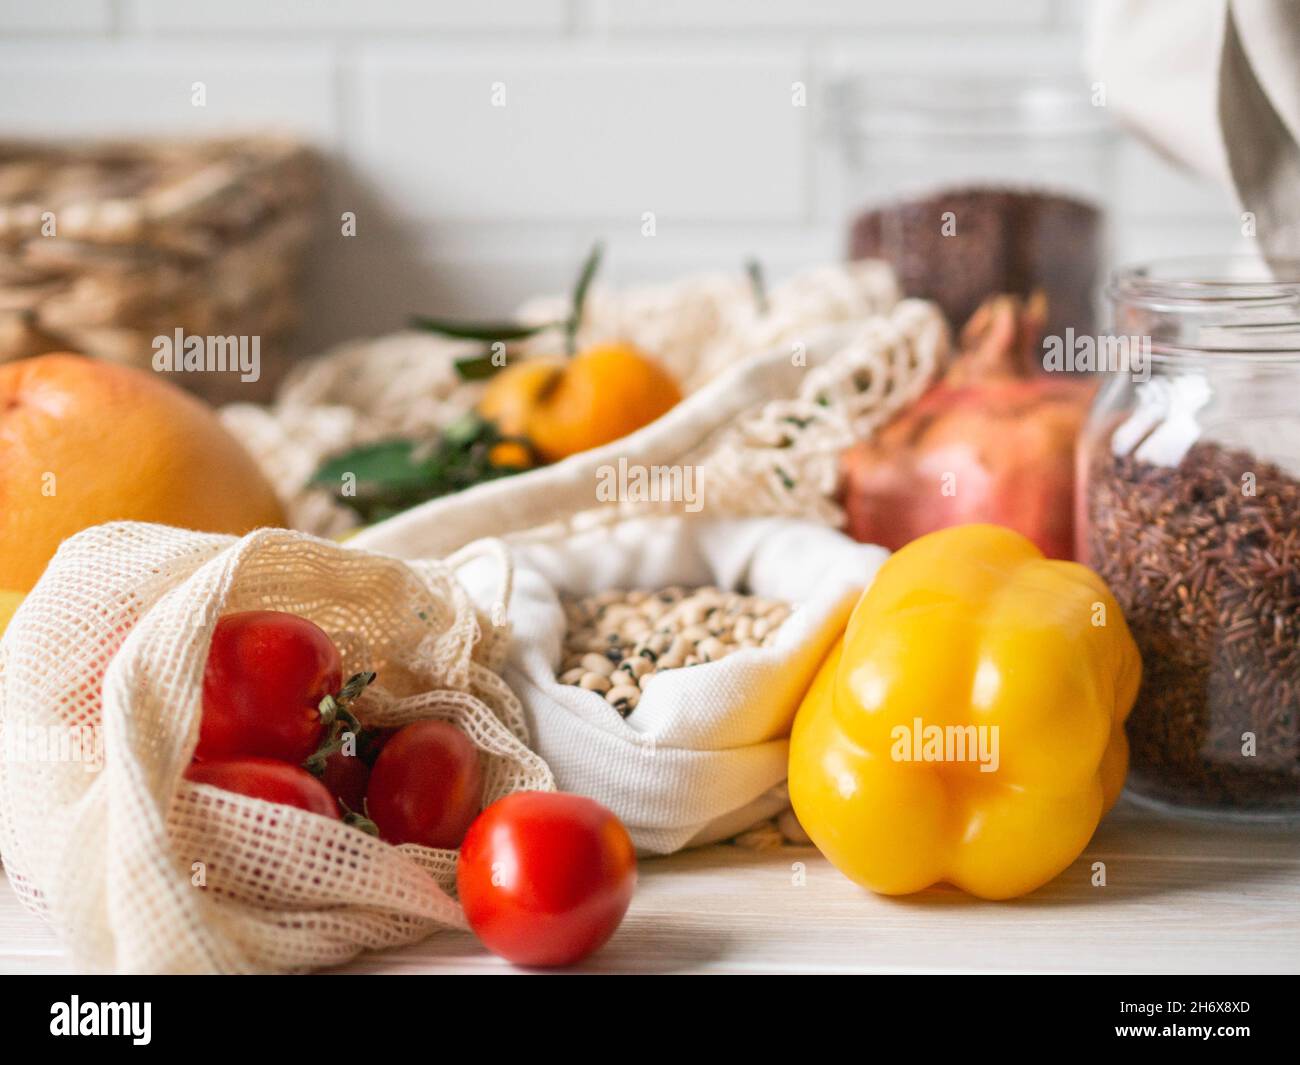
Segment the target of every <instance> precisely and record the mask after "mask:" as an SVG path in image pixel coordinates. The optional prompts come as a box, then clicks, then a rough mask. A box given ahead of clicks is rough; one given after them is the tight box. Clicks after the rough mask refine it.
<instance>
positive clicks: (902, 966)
mask: <svg viewBox="0 0 1300 1065" xmlns="http://www.w3.org/2000/svg"><path fill="white" fill-rule="evenodd" d="M1098 861H1100V862H1104V863H1105V866H1106V881H1107V883H1106V886H1105V887H1094V886H1093V884H1092V880H1093V872H1092V865H1093V863H1094V862H1098ZM69 968H70V966H69V962H68V959H67V955H66V954H65V952H64V951H63V949H62V948H61V947H60V945H59V943H58V941H57V940H56V939H55V938H54V937H53V935H51V934H50V932H49V931H48V930H47V929H46V928H45V927H44V926H43V925H42V924H41V923H40V922H39V921H38V920H36V919H35V918H33V917H31V916H30V915H29V914H27V913H26V912H25V911H23V910H22V908H21V907H20V906H19V904H18V901H17V899H16V898H15V897H14V894H13V892H12V891H11V890H10V888H9V886H8V883H7V882H5V883H3V884H0V972H6V973H59V972H68V971H69ZM584 968H586V969H588V970H591V971H598V972H627V971H634V972H666V973H679V972H770V971H779V972H851V971H872V972H911V971H931V970H940V971H957V972H971V971H1008V970H1012V971H1034V972H1060V971H1104V972H1150V971H1158V972H1187V973H1200V972H1226V973H1237V972H1246V973H1259V972H1270V973H1271V972H1292V973H1294V972H1300V830H1297V829H1295V828H1292V829H1282V828H1242V827H1235V826H1234V827H1222V826H1214V825H1206V824H1200V823H1197V822H1190V821H1175V820H1167V819H1163V818H1159V817H1157V816H1156V815H1153V814H1150V813H1148V812H1146V811H1142V810H1138V809H1135V808H1132V807H1129V806H1126V805H1121V806H1120V807H1119V808H1118V809H1117V810H1116V811H1115V812H1114V813H1113V814H1112V815H1111V816H1110V818H1108V819H1107V821H1106V823H1105V824H1103V826H1102V827H1101V829H1100V830H1099V831H1098V833H1097V836H1096V838H1095V839H1094V840H1093V842H1092V843H1091V844H1090V845H1089V847H1088V849H1087V851H1086V853H1085V854H1084V855H1083V856H1082V857H1080V859H1079V860H1078V861H1077V862H1075V864H1074V865H1073V866H1071V868H1070V869H1068V870H1067V871H1066V872H1065V873H1064V874H1063V875H1062V876H1060V877H1059V878H1058V879H1057V880H1056V881H1054V882H1053V883H1052V884H1049V885H1048V886H1047V887H1045V888H1043V889H1041V890H1039V891H1037V892H1035V893H1034V894H1033V895H1031V896H1029V897H1028V898H1024V899H1020V900H1017V901H1014V902H1002V903H991V902H981V901H978V900H973V899H969V898H967V897H965V896H963V895H961V894H960V893H958V892H956V891H951V890H946V889H935V890H931V891H927V892H925V893H923V894H921V895H917V896H913V897H911V898H905V899H886V898H878V897H876V896H873V895H871V894H869V893H867V892H865V891H862V890H860V889H858V888H857V887H855V886H854V885H853V884H851V883H850V882H849V881H847V880H846V879H845V878H844V877H842V876H841V875H840V874H839V873H837V872H836V871H835V870H834V869H833V868H831V866H830V865H828V864H827V863H826V862H825V861H824V860H823V859H822V858H820V857H819V856H818V855H817V853H816V852H815V851H813V850H811V849H793V848H783V849H780V850H775V851H767V852H754V851H746V850H741V849H740V848H737V847H732V846H721V847H710V848H707V849H704V850H699V851H693V852H689V853H686V854H680V855H676V856H674V857H671V858H663V859H657V860H653V861H645V862H643V863H642V865H641V883H640V887H639V889H638V892H637V896H636V899H635V901H634V902H633V904H632V909H631V911H630V912H629V914H628V917H627V919H626V920H625V921H624V923H623V926H622V928H620V930H619V932H618V934H617V935H616V936H615V937H614V939H613V940H612V941H611V942H610V943H609V945H608V946H606V948H605V949H604V950H603V951H601V952H599V953H598V954H597V955H595V956H594V957H593V958H591V959H590V960H589V961H588V962H587V963H586V965H585V966H584ZM510 969H511V967H510V966H509V965H508V964H506V963H505V962H502V961H500V960H499V959H497V958H494V957H492V956H491V955H489V954H487V953H485V952H484V951H483V950H481V949H480V948H479V947H478V946H477V945H476V944H475V942H474V940H473V939H472V937H470V936H468V935H464V934H449V933H448V934H440V935H435V936H433V937H431V938H430V939H428V940H426V941H425V942H424V943H420V944H417V945H415V946H413V947H409V948H406V949H404V950H399V951H390V952H388V953H385V954H375V955H367V956H365V957H362V958H360V959H358V960H357V961H356V962H354V963H352V964H351V965H349V966H346V967H345V968H344V969H342V970H340V971H342V972H357V973H419V972H432V971H442V972H467V973H473V972H489V971H501V970H506V971H509V970H510Z"/></svg>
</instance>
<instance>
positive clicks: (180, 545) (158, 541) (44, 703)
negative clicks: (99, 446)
mask: <svg viewBox="0 0 1300 1065" xmlns="http://www.w3.org/2000/svg"><path fill="white" fill-rule="evenodd" d="M487 554H490V555H493V556H494V558H493V561H492V562H491V563H485V564H482V565H478V566H477V576H476V587H477V589H478V592H479V594H480V596H482V597H483V598H482V602H483V604H484V606H483V609H481V610H480V609H478V608H477V607H476V605H475V603H474V602H473V601H472V600H471V598H470V596H469V594H468V593H467V591H466V589H465V588H464V587H462V585H461V584H460V582H459V580H458V579H457V576H456V568H457V567H458V566H459V565H461V564H463V563H466V562H468V561H470V560H472V559H474V558H476V557H478V556H480V555H487ZM493 579H495V581H496V584H495V588H494V589H493V588H490V587H489V586H490V585H491V584H492V581H493ZM509 585H510V579H509V562H508V559H505V558H504V556H502V555H501V553H500V551H499V550H498V549H497V548H495V547H494V546H493V545H492V544H490V543H484V544H480V545H476V546H475V547H474V548H472V549H471V550H469V551H468V552H466V553H464V554H462V555H460V556H458V557H453V558H451V559H448V560H447V561H446V562H432V561H416V562H402V561H398V560H396V559H394V558H390V557H384V556H381V555H375V554H370V553H367V552H364V551H359V550H355V549H351V548H348V547H345V546H341V545H339V544H336V543H332V542H330V541H325V540H319V539H316V538H313V537H310V536H307V535H305V534H302V533H296V532H290V531H286V530H269V529H267V530H260V531H257V532H254V533H251V534H249V535H248V536H246V537H244V538H242V539H237V538H234V537H229V536H213V535H205V534H198V533H191V532H184V531H181V530H178V529H172V528H167V527H163V526H156V525H144V524H138V523H116V524H111V525H103V526H99V527H96V528H94V529H90V530H88V531H86V532H84V533H81V534H79V535H78V536H75V537H73V538H72V539H71V540H69V541H67V542H66V543H65V544H64V545H63V547H62V548H61V549H60V551H59V552H58V554H57V555H56V556H55V558H54V559H53V561H52V562H51V563H50V565H49V568H48V569H47V571H46V573H45V575H44V576H43V577H42V578H41V580H40V582H39V583H38V584H37V586H36V588H35V589H34V590H33V591H32V592H31V594H30V595H29V596H28V597H27V598H26V600H25V601H24V602H23V605H22V606H21V607H20V609H19V610H18V612H17V614H16V615H15V616H14V618H13V620H12V622H11V624H10V626H9V628H8V630H7V631H6V633H5V636H4V639H3V642H0V750H2V751H3V755H4V756H3V758H0V855H2V856H3V860H4V863H5V868H6V871H7V873H8V876H9V880H10V882H11V883H12V885H13V887H14V889H15V891H16V892H17V893H18V895H19V897H20V899H22V901H23V902H24V903H25V904H26V905H27V906H28V907H29V908H30V909H32V910H34V911H36V912H37V913H38V914H40V915H42V916H43V917H45V918H46V919H47V920H48V921H49V922H50V923H51V924H52V925H53V926H54V928H55V930H56V931H57V932H58V933H59V934H60V935H61V937H62V938H63V939H64V941H65V942H66V943H67V944H68V945H69V947H70V948H71V950H72V952H73V955H74V959H75V963H76V964H77V965H78V966H79V967H85V968H91V969H98V970H116V971H122V972H265V971H288V970H296V969H303V968H312V967H319V966H325V965H332V964H337V963H340V962H343V961H345V960H347V959H348V958H350V957H352V956H354V955H355V954H357V953H358V952H360V951H362V950H366V949H380V948H385V947H393V946H398V945H401V944H406V943H411V942H414V941H416V940H418V939H421V938H423V937H424V936H426V935H428V934H429V933H431V932H433V931H435V930H437V929H440V928H460V927H464V926H465V925H464V919H463V916H462V914H461V912H460V909H459V906H458V905H457V903H456V902H455V900H454V899H453V897H452V896H451V894H449V890H450V889H451V887H452V884H453V882H454V875H455V873H454V870H455V854H454V852H451V851H441V850H431V849H428V848H424V847H419V846H413V845H403V846H399V847H394V846H390V845H389V844H386V843H383V842H381V841H380V840H378V839H375V838H373V837H370V836H367V835H365V834H364V833H363V832H361V831H360V830H358V829H356V828H352V827H349V826H348V825H345V824H343V823H342V822H335V821H331V820H329V819H328V818H324V817H319V816H316V815H314V814H310V813H307V812H305V811H301V810H298V809H294V808H290V807H285V806H278V805H272V804H269V803H266V802H263V801H261V800H258V799H252V798H247V797H244V796H241V795H236V794H233V793H231V792H225V791H220V790H217V789H215V788H212V787H209V786H206V785H199V784H194V783H190V782H188V781H186V780H184V779H183V778H182V773H183V772H184V770H185V768H186V766H187V764H188V763H189V761H190V757H191V753H192V751H193V750H194V746H195V743H196V741H197V738H198V727H199V718H200V713H201V706H202V680H203V671H204V665H205V661H206V655H207V648H208V644H209V642H210V639H211V636H212V631H213V628H214V626H215V624H216V621H217V619H218V617H220V616H221V615H222V614H224V613H228V612H233V611H237V610H246V609H270V610H284V611H289V612H292V613H296V614H300V615H302V616H304V617H307V618H310V619H311V620H312V621H314V622H316V623H317V624H318V625H320V626H321V627H322V628H323V629H324V630H325V631H326V632H327V633H328V634H329V635H330V636H331V637H332V638H333V639H334V641H335V642H336V643H337V644H338V645H339V649H340V651H341V653H342V655H343V664H344V670H345V675H348V674H351V673H354V672H357V671H359V670H362V669H373V670H376V671H377V672H378V679H377V680H376V681H375V683H374V684H373V685H372V686H371V687H370V688H368V689H367V690H366V692H365V694H364V695H363V696H362V698H361V699H360V701H359V702H358V703H356V704H355V710H356V712H357V714H358V716H360V718H361V719H362V721H363V722H364V723H365V724H368V725H379V726H387V725H393V726H396V725H401V724H405V723H408V722H410V721H414V720H417V719H421V718H442V719H445V720H448V721H451V722H453V723H454V724H456V725H457V726H459V727H460V728H461V729H462V730H463V731H464V732H465V733H466V734H467V735H468V736H469V737H470V739H471V740H472V741H473V742H474V743H475V744H476V745H477V746H478V747H479V749H480V750H481V751H482V752H483V758H484V768H485V789H484V790H485V794H484V801H485V803H488V802H491V801H493V800H495V799H496V798H498V797H500V796H502V795H504V794H507V793H508V792H511V791H514V790H518V789H542V790H549V789H551V788H553V787H554V782H553V779H552V776H551V773H550V771H549V769H548V768H547V766H546V764H545V763H544V762H543V761H542V760H541V759H540V758H539V757H538V756H537V755H536V754H534V753H533V752H532V751H531V750H530V749H529V747H528V734H527V729H526V726H525V724H524V719H523V714H522V710H521V707H520V705H519V702H518V700H517V699H516V698H515V697H514V695H513V694H512V693H511V691H510V689H509V688H508V687H507V686H506V684H505V682H504V681H503V680H502V678H501V677H500V675H499V674H498V672H497V670H498V669H499V667H500V666H501V664H502V661H503V656H504V652H505V645H506V642H507V637H506V633H505V630H504V628H502V627H500V626H499V625H494V624H493V618H494V616H495V618H496V620H497V621H498V622H499V621H501V620H502V619H503V618H504V610H505V603H506V600H507V599H508V597H509Z"/></svg>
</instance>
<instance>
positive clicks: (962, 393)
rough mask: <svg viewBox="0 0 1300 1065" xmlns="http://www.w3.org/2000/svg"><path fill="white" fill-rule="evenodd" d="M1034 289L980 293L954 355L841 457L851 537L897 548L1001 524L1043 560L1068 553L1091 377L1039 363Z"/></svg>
mask: <svg viewBox="0 0 1300 1065" xmlns="http://www.w3.org/2000/svg"><path fill="white" fill-rule="evenodd" d="M1046 318H1047V301H1046V299H1045V298H1044V297H1043V295H1042V293H1035V294H1034V295H1032V296H1031V297H1029V299H1028V300H1022V299H1021V298H1020V297H1018V296H1009V295H998V296H993V297H991V298H990V299H988V300H986V301H985V302H984V303H983V304H982V305H981V306H980V307H979V308H978V309H977V310H976V311H975V313H974V314H973V315H971V318H970V321H969V322H967V323H966V327H965V328H964V329H963V330H962V335H961V344H960V348H961V351H960V354H959V355H957V357H956V358H955V359H954V360H953V362H952V364H951V365H950V366H949V367H948V370H947V372H946V373H945V374H944V376H943V377H942V378H940V380H939V381H938V382H936V383H935V384H934V385H933V386H932V387H931V388H930V389H929V390H928V391H927V392H926V393H925V394H924V395H923V396H922V397H921V399H920V400H918V401H917V402H916V403H914V404H913V405H912V406H910V407H908V408H907V409H906V410H904V411H902V412H901V413H900V414H899V415H898V416H897V417H895V418H894V419H893V420H892V421H891V422H889V423H888V424H887V425H886V426H885V427H884V428H882V429H881V430H880V432H878V433H877V434H876V435H875V436H874V437H873V438H872V439H871V440H867V441H863V442H861V443H858V444H856V445H854V446H853V447H852V448H850V449H849V450H848V451H847V452H845V454H844V457H843V488H842V500H841V501H842V503H843V505H844V509H845V511H846V513H847V516H848V522H847V531H848V533H849V535H851V536H852V537H853V538H854V539H856V540H861V541H864V542H868V543H876V544H881V545H883V546H885V547H888V548H889V549H890V550H897V549H898V548H900V547H902V546H903V545H904V544H906V543H908V542H909V541H910V540H914V539H915V538H916V537H918V536H921V535H923V534H924V533H928V532H932V531H934V530H935V529H943V528H946V527H948V526H950V525H962V524H965V523H966V522H993V523H995V524H998V525H1006V526H1008V527H1010V528H1012V529H1015V530H1016V531H1017V532H1019V533H1022V534H1024V535H1025V536H1027V537H1029V538H1030V539H1031V540H1033V541H1034V543H1036V544H1037V545H1038V546H1039V548H1040V549H1041V550H1042V551H1043V553H1044V554H1046V555H1047V556H1048V557H1049V558H1064V559H1068V558H1072V557H1073V552H1074V501H1073V497H1074V445H1075V440H1076V439H1077V437H1078V435H1079V432H1080V430H1081V429H1082V427H1083V421H1084V418H1085V416H1086V415H1087V412H1088V407H1089V404H1090V403H1091V402H1092V396H1093V392H1094V391H1095V389H1096V385H1095V383H1094V382H1092V381H1089V380H1086V379H1083V378H1077V377H1067V376H1065V375H1063V374H1055V375H1047V374H1045V373H1043V372H1042V371H1041V369H1039V362H1038V358H1039V356H1038V352H1039V351H1040V350H1041V348H1040V342H1041V340H1042V336H1043V326H1044V322H1045V321H1046Z"/></svg>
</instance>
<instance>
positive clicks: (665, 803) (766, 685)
mask: <svg viewBox="0 0 1300 1065" xmlns="http://www.w3.org/2000/svg"><path fill="white" fill-rule="evenodd" d="M512 553H513V555H514V558H515V588H514V594H513V595H512V597H511V605H510V620H511V624H512V628H513V639H512V642H511V647H510V656H509V662H508V665H507V667H506V672H505V676H506V679H507V680H508V681H509V682H510V687H511V688H512V689H514V691H516V692H518V693H519V697H520V699H521V700H522V701H523V704H524V709H525V711H526V713H527V715H528V726H529V731H530V734H531V736H532V742H533V746H534V748H535V749H536V751H537V752H538V753H539V754H540V755H541V756H542V757H543V758H544V759H546V762H547V764H548V765H549V766H550V767H551V769H552V770H553V772H554V773H555V779H556V783H557V784H558V786H559V787H560V788H561V789H563V790H565V791H575V792H578V793H580V794H582V795H588V796H590V797H591V798H593V799H595V800H597V801H598V802H600V803H603V804H604V805H605V806H607V807H609V808H610V809H611V810H613V811H614V813H616V814H617V815H618V816H619V818H621V819H622V821H623V823H624V824H625V825H626V826H627V829H628V832H629V833H630V834H631V836H632V840H633V842H634V843H635V844H636V845H637V847H638V849H639V850H641V851H642V852H645V853H654V854H664V853H668V852H671V851H675V850H678V849H679V848H681V847H686V846H694V845H699V844H703V843H709V842H713V841H715V840H719V839H725V838H728V837H730V836H733V835H735V834H736V833H738V832H741V831H743V830H745V829H747V828H749V827H750V826H751V825H753V824H755V823H756V822H758V821H760V820H763V819H765V818H768V817H771V816H772V815H774V814H776V813H777V812H778V811H780V810H782V809H783V808H785V807H786V806H787V805H789V800H788V798H787V796H786V795H785V789H784V787H783V786H782V784H783V782H784V780H785V778H786V763H787V755H788V739H787V737H788V736H789V734H790V723H791V720H792V718H793V716H794V710H795V707H796V706H797V705H798V702H799V699H800V697H801V696H802V694H803V692H804V690H805V689H806V688H807V686H808V684H809V682H810V681H811V680H812V677H813V673H814V672H815V671H816V669H817V667H818V666H819V665H820V664H821V661H822V659H823V658H824V657H825V655H826V652H827V651H828V650H829V648H830V645H831V644H832V643H833V642H834V640H835V638H836V637H837V636H838V634H839V633H840V632H842V631H843V628H844V624H845V622H846V621H847V619H848V614H849V611H850V610H851V609H852V607H853V604H854V602H855V601H856V600H857V598H858V596H859V594H860V593H861V591H862V589H863V588H864V587H865V586H866V585H868V584H869V583H870V582H871V580H872V578H873V577H874V576H875V573H876V570H877V569H879V567H880V565H881V564H882V563H883V562H884V560H885V558H886V557H887V556H888V552H887V551H885V549H884V548H881V547H873V546H870V545H867V544H859V543H854V542H853V541H852V540H850V539H849V538H848V537H847V536H844V535H843V534H841V533H838V532H835V531H834V530H832V529H828V528H826V527H825V526H822V525H817V524H815V523H813V522H805V521H794V520H790V519H783V518H750V519H735V520H724V521H712V520H698V519H697V520H692V519H689V518H683V517H657V518H643V519H636V520H630V521H626V522H622V523H619V524H616V525H610V526H599V527H596V528H593V529H589V530H585V531H583V532H577V533H574V534H573V535H571V536H570V537H567V538H565V539H563V540H560V541H556V542H553V543H536V544H517V545H515V546H514V547H513V548H512ZM464 580H465V583H466V585H467V587H469V588H470V589H471V590H472V591H475V593H476V594H477V595H481V596H483V597H484V599H485V601H486V598H487V597H488V596H490V594H491V587H492V585H491V580H490V574H488V573H487V571H486V570H485V569H484V568H483V567H482V566H481V564H477V563H476V564H474V565H471V566H468V567H466V569H465V571H464ZM670 585H684V586H688V587H689V586H700V585H718V586H720V587H722V588H725V589H736V590H745V591H749V592H752V593H753V594H756V595H760V596H763V597H765V598H769V599H776V600H781V601H784V602H787V603H790V604H792V605H793V606H794V607H795V609H794V611H793V613H792V614H791V615H790V617H789V618H788V619H787V620H786V621H785V623H784V624H783V625H782V626H781V627H780V629H778V630H777V635H776V639H775V641H774V643H773V644H772V645H771V646H769V647H763V648H752V649H746V650H743V651H739V652H737V653H735V654H732V655H729V656H728V657H726V658H723V659H721V660H720V661H717V662H708V663H705V664H702V665H694V666H690V667H688V668H685V669H671V670H665V671H664V672H662V673H659V674H658V675H656V676H655V677H654V678H653V680H652V681H651V682H650V683H649V685H648V686H647V687H646V689H645V691H644V693H643V694H642V696H641V701H640V703H639V704H638V705H637V707H636V709H634V710H633V711H632V712H631V714H630V715H629V716H628V717H627V718H626V719H624V718H623V717H621V716H620V715H619V713H618V711H617V710H615V709H614V708H613V707H612V706H611V705H610V704H609V703H608V702H606V701H605V699H604V698H602V697H601V696H600V695H597V694H596V693H594V692H590V691H587V690H585V689H583V688H580V687H575V686H573V685H569V684H561V683H560V682H559V681H558V680H557V679H556V668H557V666H558V665H559V664H560V660H561V643H562V641H563V638H564V632H565V617H564V611H563V608H562V606H561V603H560V598H561V596H585V595H590V594H593V593H596V592H601V591H605V590H608V589H615V588H618V589H642V588H643V589H650V590H656V589H660V588H665V587H668V586H670Z"/></svg>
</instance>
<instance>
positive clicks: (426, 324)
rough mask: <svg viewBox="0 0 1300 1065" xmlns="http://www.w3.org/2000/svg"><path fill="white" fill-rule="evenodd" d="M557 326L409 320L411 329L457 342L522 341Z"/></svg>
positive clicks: (462, 320) (448, 319) (435, 319)
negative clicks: (452, 338) (436, 334)
mask: <svg viewBox="0 0 1300 1065" xmlns="http://www.w3.org/2000/svg"><path fill="white" fill-rule="evenodd" d="M557 324H558V323H556V322H543V323H542V324H541V325H521V324H520V323H519V322H469V321H465V320H464V319H456V318H428V317H425V316H423V315H414V316H412V318H411V319H410V325H411V328H412V329H421V330H424V331H425V332H426V333H438V334H440V335H441V336H445V337H454V338H455V339H457V340H482V341H485V342H487V343H491V342H492V341H494V340H500V341H507V340H524V339H526V338H527V337H530V336H536V335H537V334H538V333H540V332H542V331H543V330H545V329H550V328H552V327H553V326H555V325H557Z"/></svg>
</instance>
